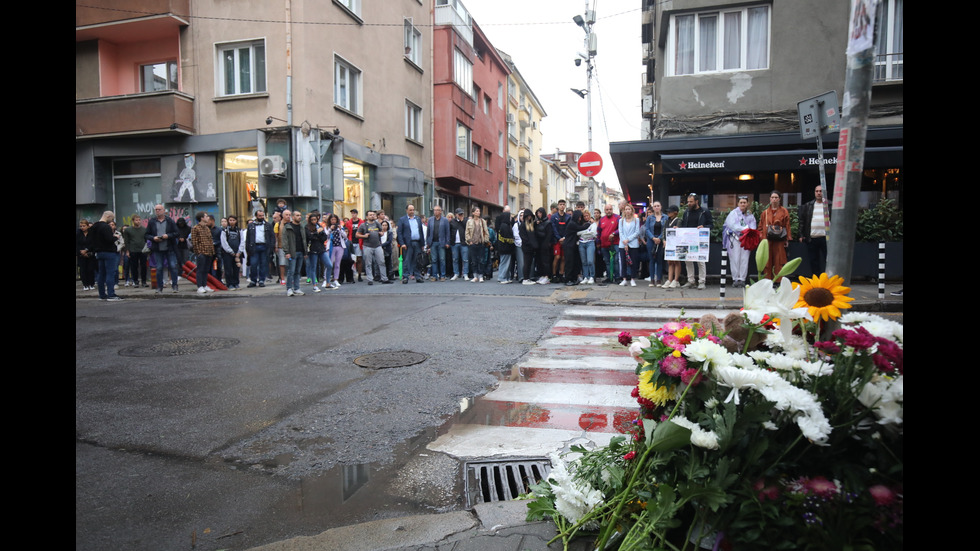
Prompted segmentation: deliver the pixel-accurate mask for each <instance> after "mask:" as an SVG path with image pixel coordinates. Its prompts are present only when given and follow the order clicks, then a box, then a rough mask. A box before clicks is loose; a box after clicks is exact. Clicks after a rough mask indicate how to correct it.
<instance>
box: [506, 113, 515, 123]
mask: <svg viewBox="0 0 980 551" xmlns="http://www.w3.org/2000/svg"><path fill="white" fill-rule="evenodd" d="M516 120H517V118H516V117H514V114H513V113H507V124H513V123H514V121H516Z"/></svg>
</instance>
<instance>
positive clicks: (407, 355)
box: [354, 350, 429, 369]
mask: <svg viewBox="0 0 980 551" xmlns="http://www.w3.org/2000/svg"><path fill="white" fill-rule="evenodd" d="M428 359H429V356H428V355H427V354H422V353H421V352H411V351H409V350H398V351H395V352H375V353H373V354H365V355H363V356H358V357H356V358H354V363H355V364H357V365H359V366H361V367H369V368H371V369H386V368H389V367H405V366H407V365H415V364H418V363H422V362H424V361H425V360H428Z"/></svg>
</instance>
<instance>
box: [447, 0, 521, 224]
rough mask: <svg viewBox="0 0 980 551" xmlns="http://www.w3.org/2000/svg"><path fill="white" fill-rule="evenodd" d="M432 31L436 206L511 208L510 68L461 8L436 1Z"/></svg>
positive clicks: (495, 210)
mask: <svg viewBox="0 0 980 551" xmlns="http://www.w3.org/2000/svg"><path fill="white" fill-rule="evenodd" d="M437 4H440V5H437V6H436V10H435V11H436V14H435V23H436V24H435V28H434V29H433V49H434V53H433V58H434V59H433V126H434V128H433V142H434V155H433V156H434V167H433V171H434V177H435V194H434V197H433V203H434V204H440V205H441V206H442V207H443V209H445V210H446V211H447V212H451V211H453V210H455V209H456V208H462V209H463V210H464V211H465V212H466V213H467V214H468V213H469V212H470V208H471V207H474V206H478V207H480V208H481V209H482V211H483V214H484V215H488V214H489V215H493V214H496V213H499V212H500V211H501V209H502V208H503V206H504V205H506V204H507V167H506V164H507V162H506V158H507V157H506V155H507V153H506V151H507V150H506V147H507V145H506V132H507V104H506V103H507V96H506V89H507V75H508V74H510V70H509V69H508V68H507V64H506V63H505V62H504V60H503V59H502V58H501V57H500V56H499V55H498V54H497V50H496V48H494V47H493V45H492V44H490V41H489V40H487V37H486V35H484V34H483V31H482V30H480V27H479V26H478V25H477V24H476V23H475V22H473V19H472V18H471V17H470V15H469V13H468V12H467V11H466V9H465V7H463V5H462V3H461V2H458V1H453V0H448V1H445V2H442V1H440V2H437Z"/></svg>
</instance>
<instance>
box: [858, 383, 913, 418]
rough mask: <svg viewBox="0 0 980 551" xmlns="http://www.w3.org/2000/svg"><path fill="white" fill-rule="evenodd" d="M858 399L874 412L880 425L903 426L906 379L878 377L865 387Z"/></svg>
mask: <svg viewBox="0 0 980 551" xmlns="http://www.w3.org/2000/svg"><path fill="white" fill-rule="evenodd" d="M857 399H858V401H859V402H861V403H862V404H864V406H865V407H867V408H870V409H871V410H872V411H873V412H874V414H875V417H877V418H878V423H880V424H882V425H889V424H894V425H901V424H902V420H903V418H904V405H903V403H904V401H905V377H904V376H901V375H900V376H898V377H897V378H895V379H888V378H885V377H877V378H876V379H875V380H873V381H871V382H869V383H868V384H866V385H864V388H862V389H861V392H860V393H859V394H858V396H857Z"/></svg>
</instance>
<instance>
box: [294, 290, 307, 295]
mask: <svg viewBox="0 0 980 551" xmlns="http://www.w3.org/2000/svg"><path fill="white" fill-rule="evenodd" d="M293 294H294V295H305V294H306V293H304V292H303V291H300V290H299V289H296V290H295V291H293Z"/></svg>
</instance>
